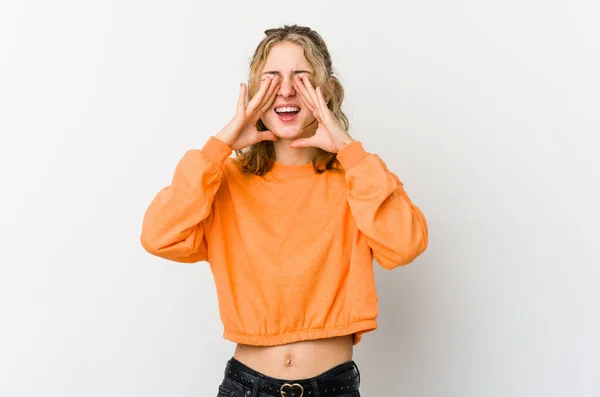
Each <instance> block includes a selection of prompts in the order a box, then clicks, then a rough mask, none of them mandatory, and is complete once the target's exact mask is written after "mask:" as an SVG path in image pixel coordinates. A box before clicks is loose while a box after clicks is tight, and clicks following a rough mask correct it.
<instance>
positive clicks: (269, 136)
mask: <svg viewBox="0 0 600 397" xmlns="http://www.w3.org/2000/svg"><path fill="white" fill-rule="evenodd" d="M258 139H259V141H276V140H277V139H278V138H277V136H276V135H275V134H273V133H272V132H271V131H269V130H267V131H258Z"/></svg>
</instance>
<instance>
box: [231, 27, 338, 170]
mask: <svg viewBox="0 0 600 397" xmlns="http://www.w3.org/2000/svg"><path fill="white" fill-rule="evenodd" d="M265 35H266V37H265V38H264V39H263V40H262V41H261V42H260V43H259V44H258V47H257V48H256V51H255V52H254V56H253V57H252V61H251V62H250V76H249V79H248V97H249V98H252V97H253V96H254V95H256V92H257V91H258V86H259V83H260V72H261V70H262V68H263V66H264V64H265V62H266V60H267V56H268V55H269V52H270V51H271V49H272V48H273V46H275V45H276V44H279V43H284V42H287V43H294V44H298V45H300V46H301V47H302V48H303V50H304V56H305V57H306V59H307V60H308V62H309V63H310V64H311V65H312V66H313V68H314V77H313V79H312V83H313V84H314V85H315V86H320V87H321V90H322V92H323V96H324V97H325V98H329V102H328V104H327V107H328V108H329V109H330V110H331V111H332V113H333V114H334V116H335V117H336V118H337V119H338V120H339V121H340V123H341V124H342V126H343V127H344V128H345V129H346V130H348V127H349V122H348V118H347V117H346V115H345V114H344V112H342V101H343V100H344V88H343V87H342V85H341V84H340V82H339V80H338V79H337V78H336V77H335V76H334V75H333V68H332V62H331V55H330V54H329V50H328V49H327V45H326V44H325V41H324V40H323V39H322V38H321V36H320V35H319V34H318V33H317V32H315V31H314V30H312V29H310V28H308V27H304V26H298V25H291V26H288V25H284V26H283V27H281V28H277V29H268V30H265ZM330 81H331V82H330ZM256 128H257V129H258V130H259V131H265V130H267V128H266V127H265V125H264V124H263V122H262V120H258V122H257V123H256ZM236 160H237V162H238V164H239V165H240V167H241V169H242V171H244V172H249V173H253V174H256V175H264V174H265V173H267V172H268V171H269V170H270V169H271V168H272V167H273V164H274V162H275V149H274V146H273V142H272V141H262V142H258V143H255V144H254V145H251V146H250V147H249V148H246V149H244V150H236ZM313 168H314V170H315V172H317V173H322V172H324V171H325V170H332V169H339V162H338V160H337V157H336V154H335V153H329V152H327V151H325V150H322V149H319V154H317V156H315V158H314V159H313Z"/></svg>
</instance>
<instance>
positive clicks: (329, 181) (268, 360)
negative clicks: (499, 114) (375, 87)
mask: <svg viewBox="0 0 600 397" xmlns="http://www.w3.org/2000/svg"><path fill="white" fill-rule="evenodd" d="M265 34H266V37H265V38H264V39H263V40H262V42H261V43H260V44H259V45H258V48H257V49H256V52H255V54H254V57H253V60H252V62H251V66H250V77H249V85H248V88H246V85H245V84H242V85H241V88H240V95H239V99H238V104H237V111H236V114H235V117H234V118H233V119H232V120H231V121H230V122H229V123H228V124H227V125H226V126H225V127H224V128H223V129H222V130H221V131H220V132H219V133H217V134H216V135H214V136H211V137H210V138H209V139H208V141H207V142H206V143H205V144H204V146H203V147H202V148H201V149H199V150H197V149H193V150H189V151H188V152H187V153H185V155H184V156H183V158H182V159H181V160H180V162H179V163H178V165H177V167H176V169H175V173H174V175H173V180H172V183H171V185H170V186H167V187H165V188H164V189H162V190H161V191H160V192H159V193H158V195H157V196H156V197H155V199H154V200H153V201H152V203H151V204H150V206H149V207H148V209H147V212H146V215H145V217H144V224H143V231H142V236H141V242H142V245H143V246H144V248H145V249H146V250H147V251H148V252H150V253H152V254H154V255H158V256H160V257H163V258H166V259H169V260H173V261H178V262H198V261H207V262H208V263H209V264H210V266H211V271H212V274H213V277H214V280H215V284H216V288H217V296H218V300H219V310H220V316H221V320H222V322H223V326H224V332H223V337H224V338H225V339H228V340H230V341H232V342H235V343H237V345H236V348H235V352H234V355H233V357H231V358H230V359H229V360H228V361H227V363H226V366H225V371H224V373H225V377H224V379H223V381H222V383H221V384H220V385H219V391H218V395H219V396H229V397H232V396H237V397H241V396H248V397H250V396H252V397H255V396H258V395H259V393H261V394H260V395H261V396H263V395H266V396H287V397H301V396H304V397H313V396H315V397H317V396H319V397H324V396H346V397H354V396H360V392H359V391H358V388H359V384H360V375H359V371H358V367H357V366H356V363H355V362H354V361H353V360H352V351H353V347H354V345H356V344H358V343H359V342H360V340H361V338H362V335H363V334H364V333H366V332H369V331H373V330H374V329H375V328H377V322H376V318H377V315H378V311H377V293H376V290H375V280H374V274H373V265H372V263H373V258H375V259H376V260H377V263H378V264H379V265H381V266H382V267H384V268H386V269H393V268H394V267H397V266H400V265H404V264H407V263H409V262H411V261H412V260H413V259H414V258H416V257H417V256H418V255H419V254H421V253H422V252H423V251H424V250H425V248H426V247H427V225H426V222H425V219H424V217H423V214H422V213H421V211H420V210H419V209H418V208H417V207H416V206H414V205H413V204H412V203H411V201H410V199H409V198H408V196H407V195H406V193H405V191H404V189H403V186H402V183H401V182H400V180H399V179H398V177H396V176H395V175H394V174H392V173H391V172H390V171H388V169H387V167H386V166H385V164H384V163H383V161H382V160H381V159H380V158H379V157H378V156H376V155H374V154H370V153H368V152H366V151H365V150H364V148H363V146H362V144H361V143H360V142H359V141H355V140H353V139H352V138H351V137H350V135H349V134H348V121H347V119H346V116H345V115H344V113H343V112H342V110H341V104H342V99H343V95H344V94H343V89H342V86H341V85H340V83H339V81H338V80H337V78H336V77H335V76H334V75H333V69H332V65H331V57H330V55H329V52H328V50H327V47H326V45H325V43H324V41H323V40H322V38H321V37H320V36H319V35H318V34H317V33H316V32H315V31H313V30H311V29H309V28H306V27H300V26H296V25H294V26H284V27H283V28H280V29H271V30H267V31H266V32H265ZM315 86H316V87H317V88H316V89H315V88H314V87H315ZM246 91H248V94H249V95H248V97H249V98H250V100H249V101H248V100H246ZM233 151H236V154H237V155H236V157H235V158H230V155H231V154H232V152H233Z"/></svg>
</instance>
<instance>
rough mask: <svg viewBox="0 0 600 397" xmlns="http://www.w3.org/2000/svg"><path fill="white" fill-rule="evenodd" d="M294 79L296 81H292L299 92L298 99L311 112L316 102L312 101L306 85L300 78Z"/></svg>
mask: <svg viewBox="0 0 600 397" xmlns="http://www.w3.org/2000/svg"><path fill="white" fill-rule="evenodd" d="M296 80H297V81H295V82H294V88H295V89H296V91H298V92H299V93H300V99H301V100H302V101H303V102H304V104H305V105H307V107H308V108H309V110H310V111H311V112H313V111H314V110H315V108H316V104H314V103H313V101H312V99H311V97H310V95H309V94H308V91H307V90H306V87H305V86H304V84H303V83H302V80H300V78H299V77H296Z"/></svg>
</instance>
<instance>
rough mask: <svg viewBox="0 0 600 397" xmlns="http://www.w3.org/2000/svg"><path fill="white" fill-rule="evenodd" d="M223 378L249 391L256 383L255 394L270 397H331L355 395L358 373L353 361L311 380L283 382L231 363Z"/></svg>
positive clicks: (238, 363)
mask: <svg viewBox="0 0 600 397" xmlns="http://www.w3.org/2000/svg"><path fill="white" fill-rule="evenodd" d="M225 377H226V378H229V379H230V380H232V381H235V382H237V383H239V384H241V385H242V386H244V387H245V388H247V389H250V390H254V389H255V384H256V383H257V382H258V393H263V394H266V395H268V396H273V397H331V396H338V395H340V394H345V393H350V392H353V391H356V390H358V388H359V386H360V373H359V371H358V368H357V366H356V363H355V362H354V361H353V360H350V361H347V362H345V363H342V364H339V365H337V366H335V367H333V368H331V369H329V370H327V371H325V372H324V373H322V374H319V375H317V376H315V377H313V378H308V379H301V380H295V381H286V380H283V379H276V378H272V377H269V376H266V375H263V374H261V373H259V372H257V371H255V370H253V369H251V368H249V367H247V366H245V365H244V364H242V363H241V362H239V361H237V360H235V359H231V360H229V361H228V362H227V365H226V367H225ZM258 393H257V395H258Z"/></svg>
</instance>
